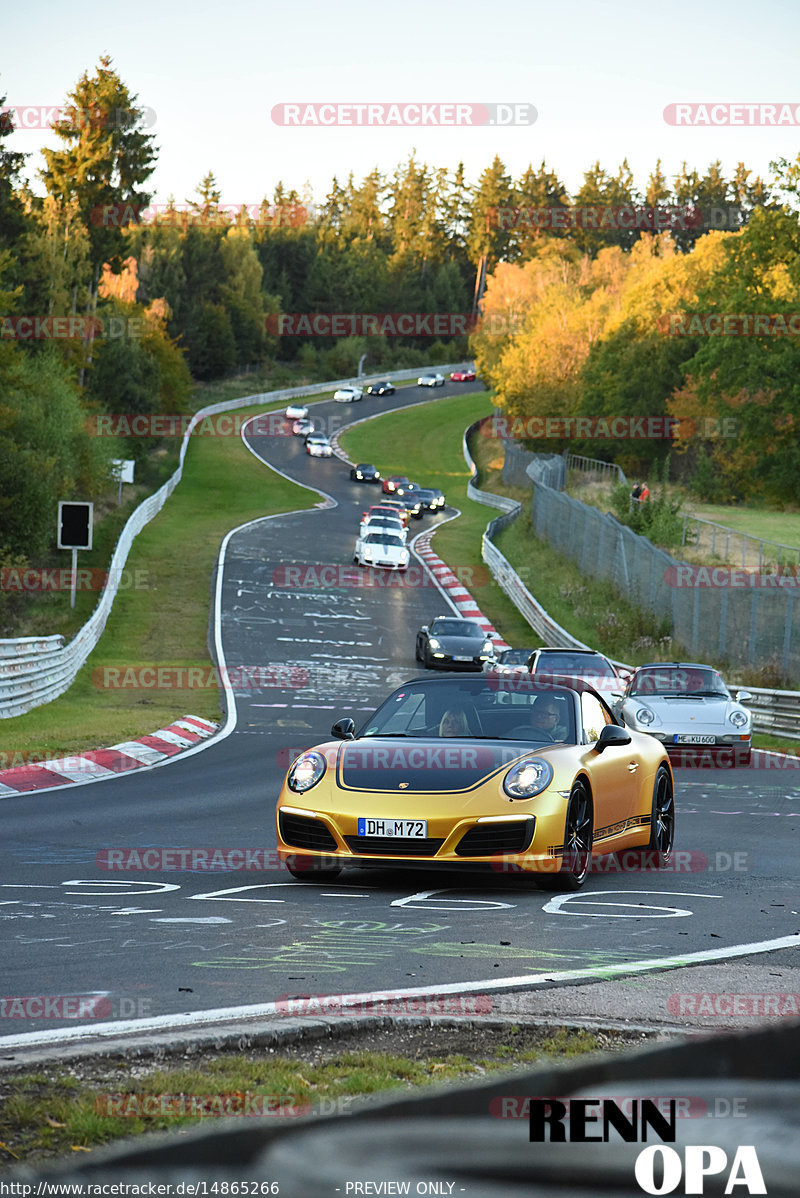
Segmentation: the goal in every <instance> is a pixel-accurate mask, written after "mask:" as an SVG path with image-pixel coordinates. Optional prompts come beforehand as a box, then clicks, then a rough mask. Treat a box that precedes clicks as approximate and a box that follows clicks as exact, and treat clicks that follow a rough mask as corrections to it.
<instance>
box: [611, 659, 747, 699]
mask: <svg viewBox="0 0 800 1198" xmlns="http://www.w3.org/2000/svg"><path fill="white" fill-rule="evenodd" d="M629 694H631V695H654V696H661V697H662V698H673V699H677V698H692V697H695V698H698V697H699V698H727V695H728V690H727V687H726V686H725V683H724V682H723V681H722V679H721V678H720V676H719V674H718V673H717V672H716V670H703V669H695V668H692V667H687V666H675V667H671V668H658V669H652V670H650V669H648V670H637V671H636V673H635V674H634V676H633V678H632V679H631V685H630V691H629Z"/></svg>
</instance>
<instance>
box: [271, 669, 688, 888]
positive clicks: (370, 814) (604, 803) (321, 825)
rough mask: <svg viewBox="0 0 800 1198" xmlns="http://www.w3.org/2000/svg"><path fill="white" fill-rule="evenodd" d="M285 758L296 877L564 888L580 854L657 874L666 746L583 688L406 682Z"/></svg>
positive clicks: (669, 790) (666, 790)
mask: <svg viewBox="0 0 800 1198" xmlns="http://www.w3.org/2000/svg"><path fill="white" fill-rule="evenodd" d="M331 733H332V735H333V736H334V737H336V738H337V739H336V740H335V741H329V742H327V743H325V744H321V745H318V746H317V747H316V748H313V749H309V750H308V751H306V752H304V753H301V754H300V755H299V756H298V757H297V758H296V759H295V760H294V762H293V763H292V765H291V767H290V768H289V771H288V773H287V775H286V779H285V781H284V784H283V787H282V789H281V793H280V796H279V798H278V805H277V812H276V818H277V831H278V854H279V856H280V857H281V859H282V861H283V862H284V863H285V864H286V866H287V867H288V868H289V870H290V871H291V873H292V874H293V875H294V876H295V877H297V878H300V879H302V880H304V881H312V882H313V881H324V880H328V879H330V878H333V877H336V875H337V874H339V873H340V871H341V869H342V868H343V867H345V866H360V867H364V866H373V867H374V866H381V867H384V868H385V867H387V866H390V867H392V868H398V867H403V866H416V867H420V866H425V867H428V868H435V867H438V866H446V867H448V868H453V867H456V866H461V867H465V866H466V867H469V868H471V869H475V868H481V867H483V868H486V867H488V868H491V869H494V870H505V869H508V870H509V871H514V872H516V871H518V870H519V871H524V872H526V873H530V874H531V875H532V876H533V877H534V878H535V879H536V881H537V882H538V883H539V884H540V885H541V886H543V887H544V888H546V889H551V890H577V889H578V888H579V887H580V886H582V885H583V883H584V881H585V879H586V876H587V874H588V873H589V869H590V866H591V859H592V855H593V853H594V855H595V856H604V855H605V854H609V853H615V852H620V851H621V850H628V849H634V848H644V849H647V850H649V851H650V852H649V854H648V855H649V857H650V860H651V861H652V862H655V863H656V864H658V865H663V864H664V863H665V862H666V860H667V859H668V858H669V856H670V854H671V852H672V846H673V840H674V833H675V809H674V800H673V795H674V784H673V776H672V770H671V768H670V764H669V759H668V756H667V752H666V749H665V748H664V746H663V745H662V744H660V743H659V742H658V741H657V740H655V739H654V738H653V737H652V736H647V735H645V734H643V733H638V732H632V731H630V730H628V729H627V728H622V727H620V725H618V724H617V723H616V722H615V719H614V716H613V715H612V713H611V711H610V709H609V708H608V706H607V705H606V703H605V702H604V701H603V699H602V698H601V697H600V695H598V694H597V692H596V691H594V690H593V688H592V687H591V686H590V685H589V684H588V683H586V682H580V681H577V680H573V681H571V682H568V681H566V680H561V679H554V678H549V677H548V679H547V680H546V681H544V682H541V681H538V682H537V680H536V679H534V678H531V676H503V675H499V676H497V675H492V674H488V675H480V676H478V677H475V676H472V677H465V676H463V675H444V676H440V677H438V678H435V679H428V678H426V679H423V680H419V681H410V682H407V683H405V684H404V685H403V686H401V687H398V689H397V690H396V691H394V693H393V694H391V695H390V696H389V697H388V699H386V701H385V702H384V703H382V704H381V706H380V707H379V708H378V710H377V711H376V712H375V713H374V714H373V715H371V716H369V718H368V719H367V721H366V722H365V723H364V725H363V726H362V727H361V728H360V729H359V730H358V732H356V728H355V724H354V722H353V720H352V719H347V718H346V719H340V720H338V721H337V722H336V723H335V724H334V725H333V727H332V729H331Z"/></svg>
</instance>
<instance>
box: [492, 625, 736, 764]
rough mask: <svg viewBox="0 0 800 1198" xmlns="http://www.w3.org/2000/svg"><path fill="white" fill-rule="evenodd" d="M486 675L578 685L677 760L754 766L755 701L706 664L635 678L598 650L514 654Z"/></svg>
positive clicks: (658, 665)
mask: <svg viewBox="0 0 800 1198" xmlns="http://www.w3.org/2000/svg"><path fill="white" fill-rule="evenodd" d="M485 668H486V669H488V670H490V671H492V672H493V673H495V674H497V675H498V676H506V677H512V676H517V677H519V676H520V675H525V674H530V675H531V676H533V677H546V676H548V675H549V676H551V677H555V676H558V677H562V678H564V677H566V678H579V679H582V680H584V681H586V682H590V683H591V684H592V686H593V687H594V689H595V690H597V691H599V692H600V693H602V694H605V695H606V697H607V700H608V702H609V705H610V706H611V709H612V711H613V712H614V715H615V717H617V718H618V719H619V721H620V723H621V724H623V725H624V726H625V727H626V728H631V729H632V730H633V731H635V732H642V733H647V734H648V735H650V736H652V737H654V738H655V739H656V740H658V741H660V742H661V743H662V744H663V745H664V746H665V747H666V748H667V750H668V751H671V752H673V753H674V754H675V755H676V756H679V757H680V756H682V755H685V753H686V751H687V750H698V749H699V750H702V751H703V752H704V753H708V754H709V755H710V756H711V757H712V758H713V757H714V756H723V755H724V756H725V757H731V758H732V759H733V762H735V763H736V764H737V765H747V764H748V763H749V761H750V755H751V742H752V735H753V717H752V712H750V711H749V710H748V708H747V707H745V706H744V704H746V703H747V701H748V700H749V699H751V698H752V695H751V694H750V692H749V691H746V690H739V691H736V692H735V693H732V692H731V691H730V690H729V689H728V687H727V686H726V685H725V683H724V681H723V679H722V676H721V675H720V673H719V671H718V670H715V669H714V668H713V667H712V666H708V665H704V664H702V663H700V662H680V661H659V662H648V663H647V664H645V665H642V666H638V667H637V668H636V669H635V670H626V669H624V668H623V667H622V666H618V665H614V663H613V662H611V661H610V660H609V659H608V658H607V657H604V656H603V654H602V653H598V652H596V651H595V650H593V649H557V648H545V649H535V650H534V649H509V650H506V651H504V652H502V653H500V654H499V655H498V656H497V658H496V660H495V661H493V662H489V663H487V664H486V667H485Z"/></svg>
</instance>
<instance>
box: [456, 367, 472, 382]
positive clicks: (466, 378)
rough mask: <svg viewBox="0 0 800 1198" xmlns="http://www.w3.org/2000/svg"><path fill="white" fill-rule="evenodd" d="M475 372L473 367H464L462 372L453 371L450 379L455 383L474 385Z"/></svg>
mask: <svg viewBox="0 0 800 1198" xmlns="http://www.w3.org/2000/svg"><path fill="white" fill-rule="evenodd" d="M475 378H476V375H475V371H474V370H473V368H472V367H471V366H462V367H461V369H460V370H451V371H450V379H451V381H452V382H454V383H474V382H475Z"/></svg>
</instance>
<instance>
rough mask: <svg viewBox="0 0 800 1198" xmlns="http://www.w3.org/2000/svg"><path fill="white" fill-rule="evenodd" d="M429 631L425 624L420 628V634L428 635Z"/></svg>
mask: <svg viewBox="0 0 800 1198" xmlns="http://www.w3.org/2000/svg"><path fill="white" fill-rule="evenodd" d="M429 631H430V629H429V627H428V625H427V624H423V625H422V627H421V628H420V632H425V633H428V632H429Z"/></svg>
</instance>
